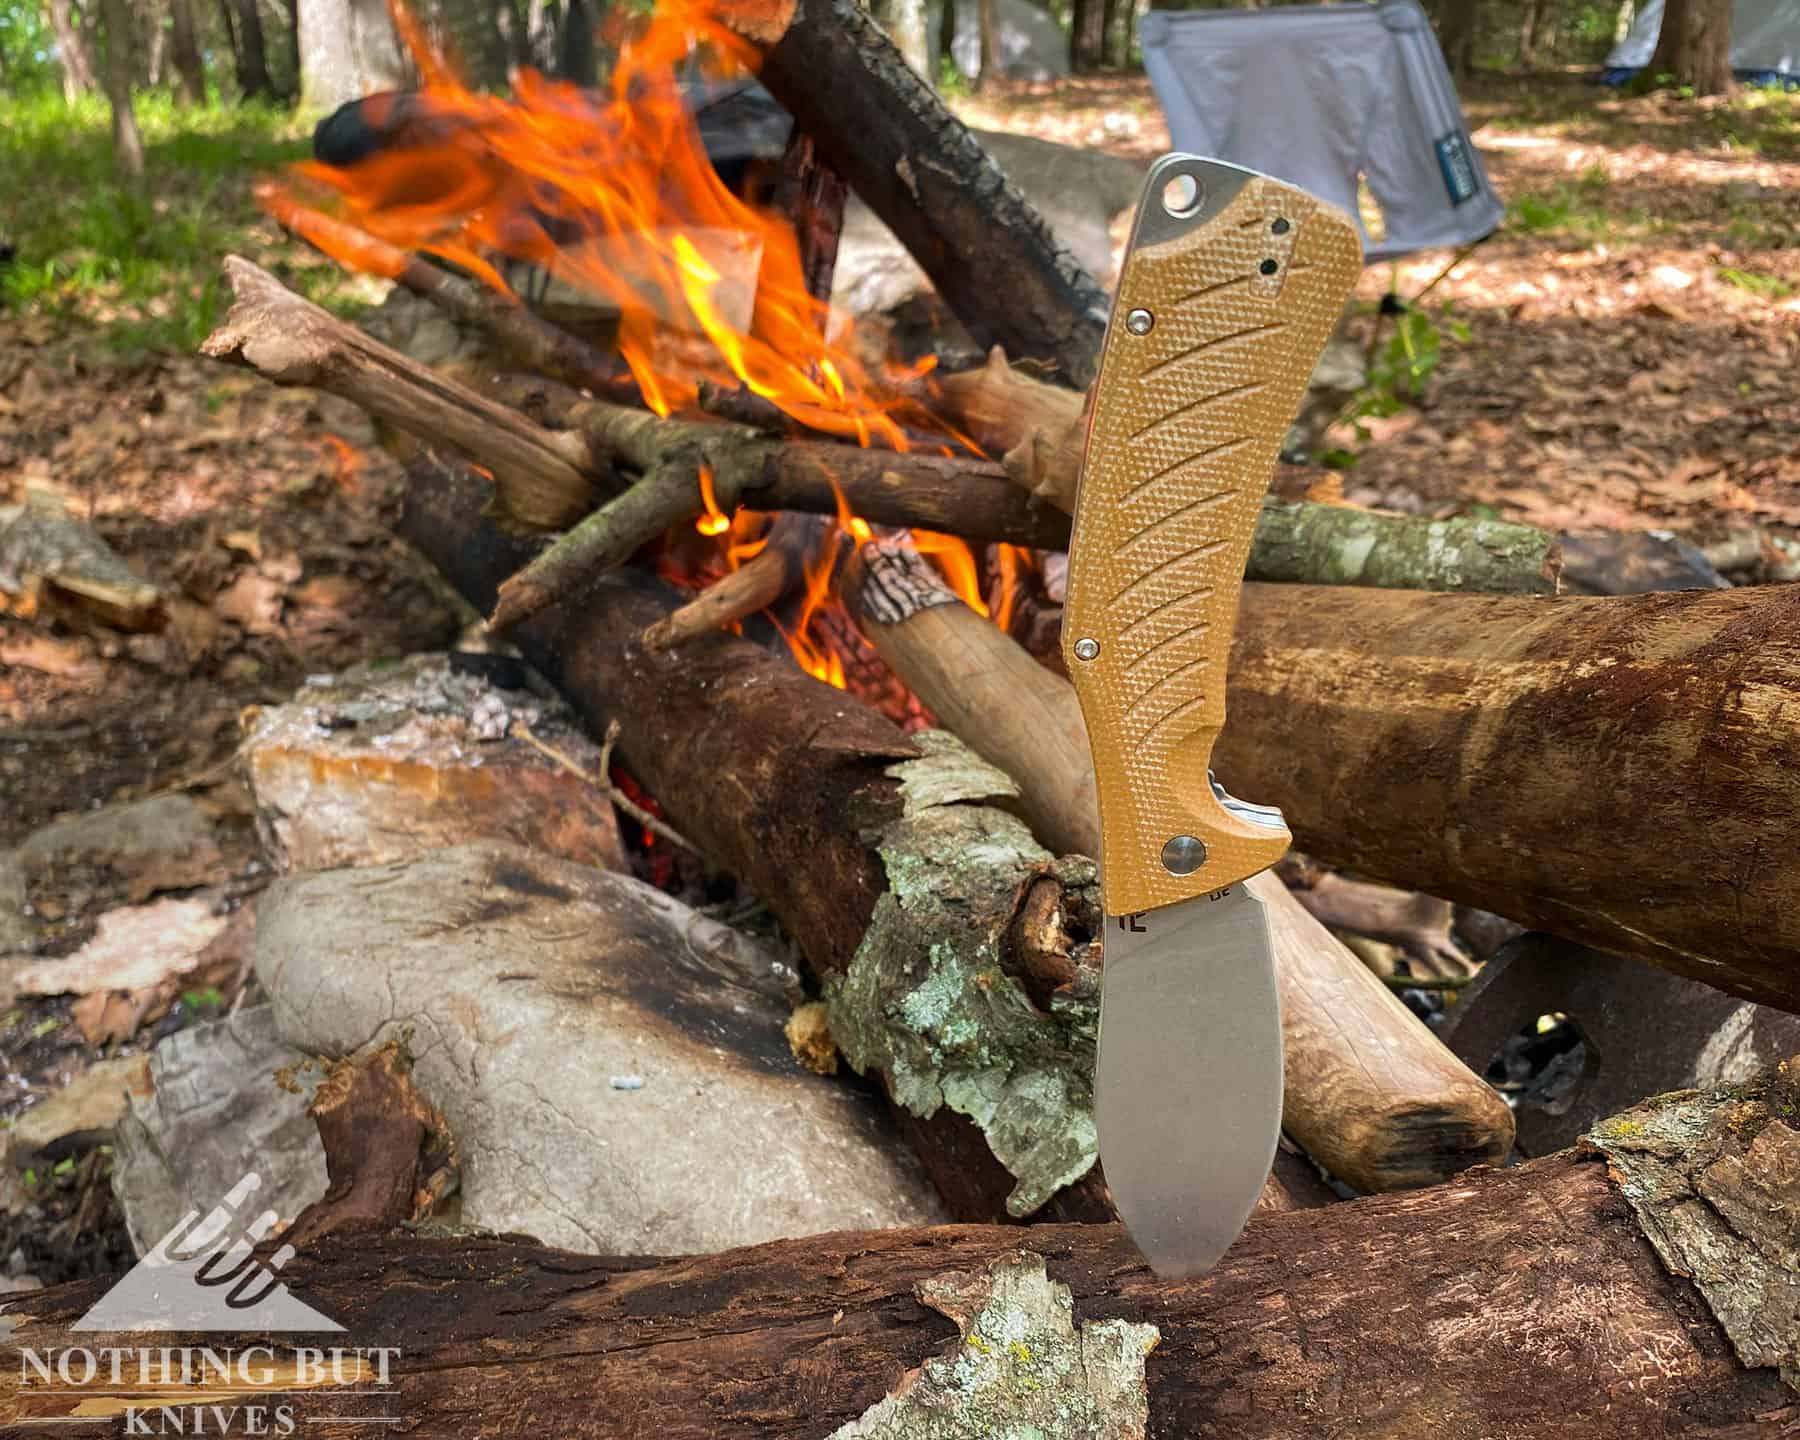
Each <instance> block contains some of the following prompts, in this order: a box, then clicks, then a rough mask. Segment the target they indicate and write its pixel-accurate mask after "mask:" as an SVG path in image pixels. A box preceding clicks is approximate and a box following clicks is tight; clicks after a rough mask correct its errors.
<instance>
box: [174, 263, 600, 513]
mask: <svg viewBox="0 0 1800 1440" xmlns="http://www.w3.org/2000/svg"><path fill="white" fill-rule="evenodd" d="M225 278H226V279H227V280H228V281H229V282H230V284H231V290H232V294H233V295H234V296H235V297H236V298H235V302H234V303H233V305H232V307H231V310H230V312H229V313H228V314H227V315H226V316H225V320H224V323H223V324H221V325H220V326H219V328H218V329H217V330H215V331H213V333H212V334H211V335H209V336H207V338H206V340H205V341H204V343H203V344H202V345H201V347H200V349H201V351H202V353H204V354H207V355H210V356H212V357H213V358H214V359H216V360H231V361H235V362H237V363H239V364H242V365H245V366H248V367H249V368H251V369H253V370H255V371H257V372H258V373H259V374H261V375H264V376H266V377H267V378H268V379H270V380H273V381H275V383H276V384H278V385H306V386H310V387H312V388H313V389H315V390H325V391H328V392H329V393H331V394H333V395H340V396H342V397H343V398H344V399H346V400H354V401H355V402H356V403H357V404H358V405H361V406H362V407H363V409H365V410H367V411H368V412H369V413H370V414H371V415H374V416H375V417H376V418H377V419H379V420H385V421H386V422H387V423H389V424H390V425H394V426H396V427H398V428H399V429H401V430H404V431H406V432H407V433H408V434H409V435H413V436H416V437H418V438H419V439H421V440H425V441H427V442H432V443H444V442H448V443H449V444H452V445H455V446H457V447H458V448H459V449H461V450H462V451H464V452H465V453H466V454H468V455H470V456H471V457H473V458H474V459H475V460H476V461H478V462H479V463H480V464H482V465H483V466H485V467H486V468H487V469H488V470H490V471H492V472H493V474H494V477H495V480H496V482H497V484H498V486H499V493H500V494H501V495H502V496H503V497H504V502H505V508H506V511H507V513H508V515H509V516H510V517H511V518H512V519H514V520H516V521H517V522H518V523H519V524H522V525H530V526H536V527H537V528H539V529H553V528H555V527H557V526H560V525H567V524H569V523H571V522H572V521H574V520H575V519H576V518H577V517H578V516H580V515H581V514H582V513H583V512H584V511H585V510H586V509H587V508H588V505H589V504H590V502H591V500H592V497H593V491H594V486H593V484H592V482H591V481H590V480H589V479H588V477H587V476H586V475H584V474H583V473H582V471H581V470H580V468H578V467H579V466H581V465H582V464H583V463H584V462H585V460H586V455H585V451H584V450H583V447H582V446H581V443H580V440H579V439H578V438H577V437H575V436H568V435H559V434H556V433H554V432H552V431H548V430H543V429H541V428H539V427H538V426H535V425H533V424H531V423H530V422H529V421H527V420H526V419H525V418H524V417H523V416H521V415H519V414H518V413H517V412H516V411H513V410H509V409H508V408H507V407H506V406H504V405H500V404H496V403H495V402H494V401H492V400H490V399H488V398H487V397H486V396H483V395H478V394H476V392H475V391H473V390H471V389H469V388H468V386H466V385H463V384H460V383H459V382H457V381H455V380H451V379H449V378H447V377H446V376H443V375H439V374H438V373H437V372H436V371H434V370H432V369H430V368H429V367H428V366H424V365H421V364H419V363H418V362H417V361H415V360H409V359H407V357H406V356H404V355H402V354H400V353H399V352H398V351H397V350H390V349H389V348H388V347H387V346H385V345H383V344H381V343H380V342H379V341H376V340H372V339H370V338H369V337H368V336H367V335H365V334H363V333H362V332H361V331H360V330H358V329H357V328H356V327H355V326H354V325H346V324H345V323H344V322H343V321H341V320H339V319H338V318H337V317H336V316H334V315H330V314H328V313H327V312H325V311H324V310H321V309H320V308H319V307H318V306H317V305H314V304H313V303H312V302H311V301H310V300H302V299H301V298H300V297H299V296H298V295H296V294H294V293H293V292H292V291H291V290H288V289H286V288H285V287H283V286H282V284H281V282H280V281H278V280H277V279H276V278H275V277H274V276H273V275H271V274H269V273H268V271H266V270H264V269H262V268H261V267H259V266H256V265H252V264H251V263H250V262H249V261H248V260H244V259H241V258H239V257H238V256H236V255H227V256H226V257H225Z"/></svg>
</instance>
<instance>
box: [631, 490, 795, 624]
mask: <svg viewBox="0 0 1800 1440" xmlns="http://www.w3.org/2000/svg"><path fill="white" fill-rule="evenodd" d="M822 523H823V522H822V520H821V519H820V517H818V516H815V515H795V514H782V515H779V516H777V517H776V519H775V523H774V525H773V526H772V527H771V528H770V530H769V534H768V538H767V540H766V542H765V543H764V545H763V548H762V549H761V550H759V551H758V552H757V553H756V554H755V555H754V556H752V557H751V558H750V559H749V560H747V561H746V562H745V563H744V564H743V565H742V566H740V567H739V568H738V569H736V570H733V571H732V572H731V573H730V574H729V575H727V576H725V577H724V578H723V579H721V580H719V581H717V582H716V583H714V584H712V585H709V586H707V587H706V589H704V590H702V591H701V592H700V593H699V594H698V595H696V596H695V597H694V598H693V599H692V600H690V601H688V603H687V604H685V605H683V606H682V607H681V608H680V609H679V610H677V611H675V612H674V613H673V614H672V615H669V616H668V617H666V618H665V619H662V620H659V621H657V622H656V624H654V625H652V626H651V627H650V628H649V629H648V630H646V631H644V644H645V646H646V647H648V648H649V649H651V650H669V649H673V648H674V647H675V646H677V645H681V644H683V643H685V642H686V641H688V640H692V639H693V638H694V637H695V636H697V635H705V634H708V633H710V632H711V631H714V630H722V629H724V628H725V627H726V626H728V625H732V624H735V623H736V622H737V621H739V620H742V619H744V618H745V617H746V616H749V615H754V614H755V613H756V612H757V611H758V610H766V609H768V608H769V606H771V605H773V604H774V603H775V602H776V601H777V600H779V599H780V598H781V597H782V596H783V595H784V594H786V593H787V590H788V587H789V586H790V585H792V584H793V583H794V578H795V576H796V575H797V574H798V573H799V571H800V568H801V564H802V561H803V559H804V557H805V555H806V553H807V551H808V550H810V549H811V548H812V546H813V544H814V542H815V541H816V540H817V538H818V532H819V528H820V526H821V524H822Z"/></svg>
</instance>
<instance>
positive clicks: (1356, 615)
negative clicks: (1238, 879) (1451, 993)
mask: <svg viewBox="0 0 1800 1440" xmlns="http://www.w3.org/2000/svg"><path fill="white" fill-rule="evenodd" d="M1797 694H1800V591H1797V590H1795V589H1793V588H1791V587H1788V586H1771V587H1762V588H1755V589H1742V590H1722V591H1710V590H1709V591H1698V590H1690V591H1677V592H1672V593H1663V594H1652V595H1633V596H1623V597H1595V598H1588V597H1564V598H1561V599H1534V598H1523V597H1512V596H1485V595H1455V596H1451V595H1430V594H1420V593H1416V592H1408V591H1399V590H1357V589H1349V588H1343V589H1324V588H1316V587H1313V586H1303V585H1254V584H1253V585H1246V586H1245V587H1244V599H1243V604H1242V607H1241V611H1240V614H1239V618H1238V629H1237V639H1236V643H1235V644H1234V646H1233V649H1232V659H1231V672H1230V703H1229V714H1228V719H1227V723H1226V726H1225V731H1224V733H1223V735H1222V736H1221V737H1220V740H1219V745H1218V749H1217V751H1216V752H1215V755H1214V763H1215V765H1216V766H1217V768H1218V773H1219V779H1220V781H1221V782H1222V783H1223V784H1224V785H1225V786H1226V787H1227V788H1228V789H1229V790H1231V792H1232V793H1233V794H1236V795H1243V796H1248V797H1250V798H1252V799H1255V800H1257V801H1259V802H1261V803H1264V804H1269V805H1279V806H1280V807H1281V808H1282V810H1283V812H1284V813H1285V815H1286V817H1287V821H1288V825H1289V826H1290V828H1291V829H1292V830H1293V832H1294V843H1295V844H1296V845H1297V846H1299V847H1300V848H1301V849H1302V850H1305V851H1307V852H1308V853H1309V854H1313V855H1317V856H1318V857H1320V858H1321V859H1325V860H1329V861H1332V862H1334V863H1337V864H1341V865H1344V866H1347V867H1349V868H1352V869H1354V870H1357V871H1359V872H1361V873H1362V874H1364V875H1367V876H1369V877H1370V878H1373V879H1378V880H1384V881H1387V882H1388V883H1390V884H1395V885H1399V886H1402V887H1404V888H1406V889H1408V890H1423V891H1424V892H1426V893H1427V894H1430V895H1438V896H1442V897H1443V898H1445V899H1449V900H1456V901H1461V902H1464V903H1467V904H1472V905H1476V906H1478V907H1480V908H1481V909H1484V910H1489V911H1492V912H1494V913H1495V914H1499V915H1504V916H1506V917H1507V918H1508V919H1511V920H1516V921H1518V922H1519V923H1521V924H1523V925H1527V926H1529V927H1531V928H1534V929H1540V930H1548V931H1550V932H1552V933H1553V934H1558V935H1564V936H1566V937H1568V938H1570V939H1573V940H1580V941H1582V942H1583V943H1585V944H1589V945H1592V946H1594V947H1595V948H1596V949H1600V950H1607V951H1613V952H1616V953H1619V954H1625V955H1635V956H1637V957H1638V958H1640V959H1644V960H1648V961H1650V962H1651V963H1652V964H1656V965H1660V966H1662V967H1663V968H1664V969H1667V970H1673V971H1675V972H1676V973H1677V974H1681V975H1686V976H1689V977H1690V978H1692V979H1695V980H1700V981H1703V982H1704V983H1706V984H1708V985H1712V986H1715V987H1716V988H1718V989H1721V990H1726V991H1729V992H1731V993H1732V994H1735V995H1741V996H1743V997H1744V998H1745V999H1749V1000H1756V1001H1759V1002H1761V1003H1763V1004H1768V1005H1775V1006H1779V1007H1781V1008H1783V1009H1787V1010H1800V849H1797V848H1796V847H1795V846H1794V845H1793V844H1792V843H1791V834H1790V832H1791V829H1792V822H1793V817H1794V816H1795V815H1796V814H1800V731H1796V729H1795V726H1794V725H1793V723H1792V720H1791V714H1792V711H1793V709H1794V704H1795V699H1794V697H1795V696H1796V695H1797Z"/></svg>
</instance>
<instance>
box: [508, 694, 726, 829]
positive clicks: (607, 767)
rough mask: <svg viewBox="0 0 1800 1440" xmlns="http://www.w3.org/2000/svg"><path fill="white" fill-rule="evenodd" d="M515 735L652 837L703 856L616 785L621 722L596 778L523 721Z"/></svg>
mask: <svg viewBox="0 0 1800 1440" xmlns="http://www.w3.org/2000/svg"><path fill="white" fill-rule="evenodd" d="M512 733H513V734H514V735H516V736H518V737H519V739H521V740H523V741H524V742H525V743H526V744H527V745H529V746H531V748H532V749H534V750H536V751H537V752H538V753H539V754H540V755H544V756H547V757H548V758H549V759H551V760H554V761H555V762H556V763H557V764H558V765H560V766H562V767H563V769H565V770H567V771H568V772H569V773H570V774H571V775H574V776H575V777H576V778H577V779H581V780H585V781H587V783H588V784H590V785H592V786H593V787H594V788H595V789H596V790H598V791H599V792H600V793H601V794H602V795H604V796H605V797H606V798H607V799H608V800H610V801H612V803H613V804H614V805H616V806H618V808H619V809H621V810H623V811H624V812H625V813H626V814H627V815H629V816H630V817H631V818H632V819H633V820H635V821H637V822H638V824H640V825H642V826H643V827H644V828H645V829H646V830H648V831H650V832H651V833H652V834H655V835H660V836H661V837H662V838H663V839H664V840H667V841H668V842H669V843H670V844H671V845H678V846H680V847H681V848H682V849H683V850H686V851H687V852H688V853H689V854H690V855H699V854H700V851H699V849H698V847H696V846H695V844H694V843H693V841H691V840H689V839H688V838H687V837H686V836H684V835H683V834H682V833H681V832H680V831H679V830H677V829H675V827H674V826H672V825H670V824H669V823H668V822H667V821H666V820H662V819H659V818H658V817H657V816H655V815H652V814H651V813H650V812H649V811H648V810H646V809H645V808H644V807H643V806H642V805H640V804H638V803H637V801H635V800H633V799H632V798H631V797H630V796H629V795H627V794H626V793H625V792H624V791H623V790H621V789H620V788H619V787H618V786H617V785H615V784H613V783H612V752H613V746H614V745H616V744H618V742H619V722H618V721H617V720H615V721H613V722H612V724H610V725H608V726H607V727H606V743H605V744H603V745H602V746H601V747H600V771H599V774H597V775H596V774H590V773H589V772H588V771H587V770H585V769H583V768H582V766H581V765H580V764H579V763H578V762H577V761H576V760H574V759H573V758H572V757H570V756H568V755H565V754H564V753H563V752H562V751H561V750H558V749H557V748H556V747H555V746H554V745H552V744H550V743H549V742H548V741H545V740H540V739H538V737H537V736H536V735H534V734H532V732H531V727H530V726H529V725H527V724H526V723H525V722H524V721H523V720H515V721H513V723H512ZM701 858H702V859H705V858H706V857H705V856H703V855H702V856H701Z"/></svg>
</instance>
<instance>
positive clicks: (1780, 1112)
mask: <svg viewBox="0 0 1800 1440" xmlns="http://www.w3.org/2000/svg"><path fill="white" fill-rule="evenodd" d="M1587 1138H1588V1141H1589V1143H1591V1144H1592V1145H1594V1146H1595V1147H1596V1148H1598V1149H1599V1150H1601V1151H1602V1152H1603V1153H1604V1154H1605V1155H1606V1158H1607V1161H1608V1164H1609V1166H1610V1168H1611V1172H1612V1175H1613V1179H1614V1180H1615V1182H1616V1183H1617V1184H1618V1186H1619V1190H1620V1193H1621V1194H1623V1195H1624V1197H1625V1199H1626V1201H1627V1202H1628V1203H1629V1204H1630V1206H1631V1208H1632V1210H1633V1212H1634V1213H1635V1214H1636V1215H1637V1218H1638V1223H1639V1224H1640V1225H1641V1226H1642V1227H1643V1231H1644V1234H1645V1236H1646V1237H1647V1238H1648V1239H1649V1241H1650V1244H1651V1245H1652V1246H1653V1247H1654V1248H1655V1250H1656V1253H1657V1255H1658V1256H1659V1257H1660V1258H1661V1260H1662V1262H1663V1265H1664V1266H1665V1267H1666V1268H1667V1269H1668V1270H1669V1271H1670V1272H1671V1273H1672V1274H1675V1275H1680V1276H1684V1277H1686V1278H1687V1279H1689V1280H1691V1281H1692V1282H1693V1283H1694V1286H1695V1288H1696V1289H1698V1290H1699V1291H1700V1293H1701V1295H1702V1296H1704V1297H1705V1299H1706V1303H1707V1306H1708V1307H1709V1308H1710V1309H1711V1311H1712V1313H1713V1315H1714V1317H1715V1318H1716V1319H1717V1320H1718V1322H1719V1324H1720V1326H1721V1327H1722V1328H1723V1329H1724V1331H1725V1333H1726V1335H1727V1336H1728V1337H1730V1340H1731V1344H1732V1348H1733V1349H1734V1350H1735V1351H1736V1352H1737V1356H1738V1359H1740V1360H1741V1361H1743V1362H1744V1364H1746V1365H1766V1366H1771V1367H1774V1368H1775V1369H1777V1370H1779V1371H1780V1373H1781V1378H1782V1379H1783V1380H1785V1381H1786V1382H1787V1384H1788V1385H1789V1386H1791V1387H1793V1388H1794V1389H1796V1390H1800V1224H1796V1222H1795V1218H1794V1217H1795V1216H1796V1215H1800V1056H1796V1057H1795V1058H1794V1059H1792V1060H1788V1061H1785V1062H1784V1063H1782V1064H1781V1065H1779V1066H1777V1067H1776V1068H1775V1069H1774V1070H1773V1071H1772V1072H1769V1073H1768V1074H1765V1075H1764V1076H1762V1077H1761V1078H1759V1079H1757V1080H1754V1081H1751V1082H1750V1083H1749V1084H1747V1085H1741V1086H1730V1087H1724V1088H1720V1089H1714V1090H1680V1091H1676V1092H1675V1093H1674V1094H1670V1095H1659V1096H1656V1097H1655V1098H1653V1099H1650V1100H1646V1101H1645V1102H1644V1103H1643V1104H1641V1105H1638V1106H1635V1107H1633V1108H1632V1109H1630V1110H1627V1111H1626V1112H1625V1113H1624V1114H1622V1115H1615V1116H1614V1117H1612V1118H1611V1119H1610V1120H1603V1121H1601V1122H1600V1124H1598V1125H1596V1126H1595V1127H1594V1129H1593V1130H1592V1131H1591V1132H1589V1134H1588V1137H1587Z"/></svg>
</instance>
